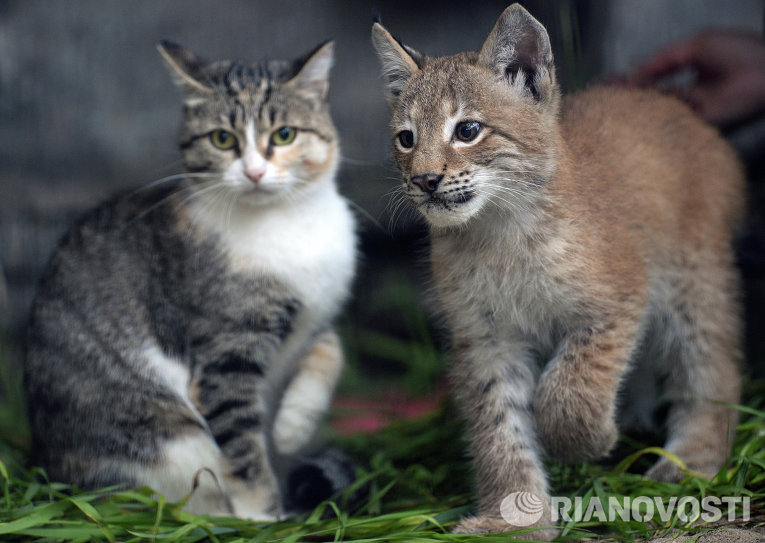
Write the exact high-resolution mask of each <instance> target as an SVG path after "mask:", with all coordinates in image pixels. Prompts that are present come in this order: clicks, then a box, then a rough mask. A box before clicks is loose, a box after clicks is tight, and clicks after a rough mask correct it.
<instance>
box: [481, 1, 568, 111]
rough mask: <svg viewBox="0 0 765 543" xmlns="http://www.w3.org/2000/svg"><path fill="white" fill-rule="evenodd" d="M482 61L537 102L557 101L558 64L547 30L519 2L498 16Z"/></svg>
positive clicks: (487, 41) (482, 54) (483, 48)
mask: <svg viewBox="0 0 765 543" xmlns="http://www.w3.org/2000/svg"><path fill="white" fill-rule="evenodd" d="M479 59H480V61H481V62H482V63H483V64H484V65H486V66H489V67H491V68H492V69H494V70H495V71H496V72H497V73H499V74H501V75H502V76H503V77H504V78H506V80H507V82H508V83H509V84H511V85H512V86H514V87H517V88H518V89H519V90H521V91H523V92H524V93H526V94H529V95H531V97H532V98H533V99H534V100H536V101H537V102H541V103H546V102H551V101H554V99H555V97H556V95H557V92H558V91H557V87H556V83H555V67H554V65H553V54H552V48H551V47H550V38H549V36H548V35H547V30H545V27H544V26H542V24H541V23H540V22H539V21H537V20H536V19H535V18H534V17H532V16H531V14H530V13H529V12H528V11H526V10H525V9H524V8H523V7H521V5H520V4H513V5H512V6H510V7H508V8H507V9H506V10H505V11H504V12H503V13H502V15H500V16H499V19H498V20H497V22H496V24H495V25H494V28H493V29H492V31H491V33H490V34H489V37H488V38H486V41H485V42H484V44H483V47H481V52H480V53H479Z"/></svg>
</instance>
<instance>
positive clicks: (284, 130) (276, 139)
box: [271, 126, 297, 145]
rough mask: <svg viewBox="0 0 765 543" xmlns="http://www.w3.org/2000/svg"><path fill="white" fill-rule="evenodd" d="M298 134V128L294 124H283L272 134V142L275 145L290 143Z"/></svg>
mask: <svg viewBox="0 0 765 543" xmlns="http://www.w3.org/2000/svg"><path fill="white" fill-rule="evenodd" d="M295 136H297V128H294V127H292V126H283V127H281V128H280V129H279V130H277V131H276V132H274V133H273V134H271V143H273V144H274V145H289V144H290V143H292V142H293V141H294V140H295Z"/></svg>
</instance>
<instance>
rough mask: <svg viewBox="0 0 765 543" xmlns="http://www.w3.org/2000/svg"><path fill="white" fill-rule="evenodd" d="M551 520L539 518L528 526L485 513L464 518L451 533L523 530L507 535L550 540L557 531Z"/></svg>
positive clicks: (493, 532) (497, 532)
mask: <svg viewBox="0 0 765 543" xmlns="http://www.w3.org/2000/svg"><path fill="white" fill-rule="evenodd" d="M550 524H551V522H550V520H549V519H546V521H542V520H540V521H539V522H535V523H534V524H532V525H530V526H524V527H519V526H514V525H512V524H510V523H508V522H507V521H506V520H505V519H503V518H501V517H490V516H486V515H478V516H475V517H468V518H464V519H462V520H461V521H460V523H459V524H457V526H456V527H455V528H454V530H453V531H452V533H455V534H476V535H483V534H501V533H505V532H511V531H514V530H524V532H523V533H519V534H517V535H515V534H513V535H509V536H508V537H511V538H518V539H532V540H535V541H552V540H553V539H554V538H555V537H556V536H557V535H558V533H559V530H557V529H556V528H550V527H549V526H550ZM535 527H540V529H538V530H533V531H525V530H526V529H528V528H535Z"/></svg>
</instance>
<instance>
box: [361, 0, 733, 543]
mask: <svg viewBox="0 0 765 543" xmlns="http://www.w3.org/2000/svg"><path fill="white" fill-rule="evenodd" d="M372 37H373V42H374V45H375V48H376V49H377V52H378V54H379V56H380V59H381V61H382V64H383V71H384V76H385V78H386V82H387V90H388V100H389V103H390V106H391V109H392V119H391V129H392V134H393V148H394V157H395V160H396V161H397V163H398V166H399V168H400V170H401V172H402V173H403V176H404V183H403V191H404V193H405V194H406V196H408V198H409V199H411V202H412V203H413V204H414V206H415V207H416V208H417V209H418V210H419V211H420V212H421V213H422V214H423V215H424V217H425V218H426V219H427V221H428V222H429V224H430V233H431V236H430V237H431V260H432V273H433V278H434V281H435V285H436V289H437V293H438V295H439V298H440V301H441V304H442V306H443V311H444V313H445V316H446V318H447V322H448V324H449V327H450V329H451V334H452V340H453V346H454V363H453V370H452V374H453V375H452V376H453V382H454V390H455V392H456V394H457V396H458V398H459V399H460V401H461V406H462V409H463V411H464V415H465V417H466V419H467V421H468V428H469V432H470V437H471V441H472V454H473V457H474V461H475V467H476V473H477V491H478V511H477V515H476V516H475V517H472V518H467V519H463V521H462V522H461V524H460V525H459V526H458V529H457V531H459V532H468V533H485V532H501V531H506V530H510V529H512V528H514V527H513V526H512V525H510V524H508V523H507V522H506V521H505V520H504V519H503V518H502V516H501V514H500V503H501V502H502V500H503V498H504V497H505V496H507V495H508V494H509V493H511V492H516V491H526V492H531V493H533V494H535V495H536V496H537V497H539V498H541V499H542V501H544V503H545V504H549V499H548V494H549V492H548V485H547V481H546V476H545V470H544V466H543V463H542V460H543V457H544V455H545V454H547V455H550V456H554V457H557V458H559V459H562V460H567V461H573V462H575V461H582V460H587V459H594V458H599V457H602V456H604V455H606V454H608V452H609V451H610V450H611V448H612V446H613V445H614V442H615V440H616V437H617V415H618V412H617V408H620V409H619V419H618V420H620V421H621V422H623V424H624V425H625V426H635V425H636V424H637V425H640V424H647V423H650V421H651V419H652V415H653V413H654V410H655V408H656V407H658V406H662V405H667V406H668V407H669V410H668V415H667V417H666V420H665V423H666V431H667V442H666V445H665V446H666V448H667V449H668V450H669V451H672V452H673V453H675V454H677V455H678V456H679V457H680V458H681V459H682V460H683V461H685V462H686V463H687V466H688V467H689V468H690V469H693V470H697V471H701V472H704V473H710V474H711V473H715V472H716V471H717V470H718V469H719V468H720V467H721V466H722V464H723V462H724V460H725V458H726V455H727V453H728V452H729V447H730V444H731V439H732V435H733V431H734V428H735V425H736V415H735V412H734V411H733V410H731V409H729V408H727V407H725V405H722V404H721V403H719V402H734V403H735V402H737V401H738V399H739V375H738V367H737V364H738V362H739V358H740V353H739V336H740V333H741V323H740V321H739V308H738V294H739V285H738V279H737V276H736V272H735V270H734V265H733V264H734V255H733V250H732V248H731V240H732V236H733V232H734V229H735V228H736V226H737V224H738V223H739V220H740V218H741V216H742V212H743V208H744V197H743V186H744V181H743V177H742V170H741V167H740V166H739V163H738V162H737V160H736V157H735V156H734V153H733V152H732V151H731V149H730V148H729V147H728V146H727V145H726V144H725V143H724V142H723V140H722V139H721V138H720V137H719V135H718V134H717V133H716V132H715V130H713V129H712V128H710V127H709V126H706V125H705V124H704V123H702V122H701V121H700V120H699V119H698V118H696V117H695V116H694V115H693V114H692V113H691V111H689V109H688V108H687V107H685V106H684V105H683V104H681V103H680V102H678V101H677V100H675V99H672V98H669V97H666V96H662V95H660V94H658V93H656V92H650V91H637V90H625V89H616V88H606V87H595V88H592V89H590V90H588V91H585V92H582V93H580V94H575V95H572V96H569V97H565V98H563V99H561V97H560V93H559V90H558V85H557V84H556V79H555V70H554V66H553V56H552V52H551V49H550V42H549V39H548V36H547V32H546V31H545V29H544V27H543V26H542V25H541V24H540V23H539V22H538V21H536V20H535V19H534V18H533V17H531V16H530V15H529V14H528V12H527V11H525V10H524V9H523V8H522V7H520V6H519V5H517V4H515V5H512V6H510V7H509V8H507V10H505V12H504V13H503V14H502V15H501V17H500V18H499V20H498V21H497V23H496V25H495V26H494V29H493V30H492V31H491V33H490V35H489V36H488V38H487V39H486V41H485V43H484V44H483V46H482V48H481V50H480V51H479V52H468V53H460V54H457V55H454V56H450V57H443V58H430V57H426V56H424V55H422V54H420V53H418V52H417V51H415V50H413V49H412V48H410V47H408V46H406V45H404V44H403V43H401V42H400V41H398V40H396V39H394V38H393V37H392V36H391V35H390V34H389V33H388V32H387V31H386V30H385V29H384V28H383V27H382V26H381V25H379V24H375V25H374V27H373V32H372ZM540 362H541V364H540ZM631 373H633V374H634V375H636V376H639V379H636V380H635V381H636V384H635V385H630V386H629V387H625V386H623V384H624V382H625V378H628V377H629V375H630V374H631ZM648 475H649V476H651V477H654V478H656V479H660V480H677V479H679V478H681V477H682V474H681V472H680V471H679V469H678V468H677V467H676V466H675V465H674V464H673V463H671V462H669V461H667V460H660V461H659V462H658V463H657V464H656V465H655V466H654V467H653V468H651V469H650V471H649V472H648ZM550 524H551V514H550V511H549V506H548V505H546V510H545V514H544V515H543V516H542V518H541V519H540V520H539V522H538V523H537V526H540V527H544V526H549V525H550ZM554 534H555V531H554V530H552V529H548V530H545V531H542V532H536V533H535V534H534V537H540V536H541V537H548V538H549V537H552V536H553V535H554Z"/></svg>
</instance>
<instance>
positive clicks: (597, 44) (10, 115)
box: [0, 0, 765, 409]
mask: <svg viewBox="0 0 765 543" xmlns="http://www.w3.org/2000/svg"><path fill="white" fill-rule="evenodd" d="M508 3H509V1H508V0H488V1H483V2H464V1H452V0H438V1H435V0H421V1H417V2H412V1H402V0H392V1H382V0H380V1H375V2H373V1H369V0H354V1H350V0H346V1H343V0H325V1H308V2H307V1H298V0H279V1H266V0H226V1H218V2H209V1H202V0H164V1H162V2H129V1H127V0H124V1H103V0H70V1H67V2H55V3H54V2H47V1H44V0H2V1H0V263H1V264H2V267H1V268H0V272H2V275H0V309H1V311H0V328H2V330H3V338H4V339H2V340H0V349H2V353H0V362H3V363H5V364H6V365H7V364H9V363H10V364H11V366H10V367H12V368H14V367H17V366H14V365H13V362H12V361H13V360H17V359H18V356H19V354H18V353H19V348H18V346H19V338H20V333H21V331H22V330H23V327H24V324H25V322H26V318H27V314H28V309H29V306H30V302H31V299H32V296H33V293H34V288H35V284H36V281H37V279H38V277H39V275H40V273H41V271H42V268H43V266H44V265H45V263H46V261H47V259H48V257H49V255H50V253H51V251H52V249H53V248H54V247H55V245H56V242H57V240H58V238H59V237H60V236H61V235H62V234H63V233H64V231H65V230H66V229H67V228H68V226H69V225H70V224H71V223H72V221H73V220H74V219H75V218H76V217H77V216H78V215H79V214H80V213H82V212H83V211H84V210H85V209H87V208H89V207H91V206H93V205H95V204H96V203H98V202H99V201H101V200H103V199H104V198H106V197H107V196H109V195H110V194H112V193H114V192H116V191H118V190H120V189H123V188H127V187H135V186H140V185H144V184H147V183H149V182H151V181H153V180H155V179H159V178H161V177H164V176H167V175H171V174H173V173H178V172H179V171H180V169H181V168H180V161H179V153H178V151H177V149H176V144H175V132H176V128H177V126H178V123H179V120H180V101H179V96H178V94H177V92H176V89H175V88H174V86H173V84H172V82H171V80H170V77H169V75H168V73H167V72H166V69H165V67H164V65H163V63H162V61H161V59H160V57H159V55H158V53H157V52H156V50H155V47H154V44H155V42H156V41H157V40H160V39H169V40H172V41H176V42H179V43H181V44H183V45H186V46H188V47H189V48H191V49H193V50H194V51H196V52H197V53H198V54H200V55H201V56H203V57H207V58H210V59H217V58H238V59H243V60H260V59H263V58H266V57H268V58H294V57H297V56H298V55H300V54H302V53H304V52H306V51H308V50H310V49H311V48H313V47H314V46H315V45H316V44H318V43H319V42H321V41H323V40H325V39H328V38H334V39H335V40H336V63H335V68H334V70H333V75H332V82H331V88H330V97H331V103H332V110H333V114H334V118H335V121H336V124H337V126H338V130H339V133H340V136H341V139H342V143H343V145H342V148H343V156H344V159H345V160H344V162H343V164H342V168H341V171H340V187H341V191H342V192H343V193H344V194H345V195H346V196H347V197H348V198H349V199H350V200H352V201H353V202H354V204H355V206H356V208H357V211H358V216H359V222H360V230H361V235H362V247H361V248H362V258H361V265H360V268H359V279H358V281H357V284H356V295H355V297H354V299H353V301H352V302H351V303H350V304H349V306H348V308H347V311H346V313H345V316H344V317H343V319H342V322H341V327H342V329H343V331H344V336H345V339H346V346H347V349H348V356H349V359H350V360H351V365H350V369H349V371H348V373H347V375H346V378H345V379H346V380H345V384H344V386H345V387H346V388H347V389H351V390H355V391H359V390H367V389H368V390H378V391H381V390H386V389H387V384H386V383H389V382H394V381H395V382H398V383H399V384H401V383H403V384H402V385H400V387H399V389H400V390H403V391H404V392H405V393H407V394H433V391H434V390H437V383H438V376H439V375H440V373H441V371H442V367H443V362H442V360H441V357H440V353H441V352H442V351H443V348H444V345H445V341H444V339H443V336H442V335H441V334H439V333H438V332H437V331H436V330H437V329H436V327H434V326H433V324H432V319H431V318H430V309H429V307H430V302H429V301H428V300H427V299H426V297H425V296H424V292H425V291H426V288H425V287H424V286H423V285H424V284H425V283H424V279H426V278H425V277H424V276H426V270H427V266H426V265H425V263H424V256H425V255H426V252H427V242H426V240H425V235H424V230H423V228H422V225H421V224H420V223H419V222H418V221H417V220H416V218H414V217H412V215H411V214H407V213H402V214H401V216H399V217H397V218H396V220H391V216H390V205H389V204H390V201H389V199H388V198H387V196H386V195H387V194H388V193H389V192H390V191H391V189H392V188H393V187H394V185H395V184H396V182H397V172H396V171H395V170H394V168H393V167H392V163H391V161H390V159H389V148H390V138H389V135H388V131H387V118H388V111H387V106H386V104H385V101H384V98H383V93H382V81H381V79H380V77H379V65H378V61H377V59H376V57H375V56H374V52H373V49H372V46H371V44H370V40H369V32H370V25H371V21H372V18H373V15H374V14H379V15H380V16H381V18H382V21H383V24H385V25H386V26H387V27H388V28H389V29H390V30H391V31H392V32H394V33H395V34H397V35H398V36H400V37H401V38H402V39H403V40H404V41H405V42H406V43H408V44H409V45H411V46H413V47H414V48H416V49H418V50H420V51H421V52H423V53H425V54H429V55H443V54H451V53H455V52H458V51H461V50H468V49H473V50H474V49H477V48H479V47H480V45H481V44H482V42H483V40H484V38H485V37H486V35H487V34H488V32H489V30H490V29H491V27H492V26H493V24H494V22H495V20H496V18H497V17H498V16H499V14H500V13H501V12H502V10H503V9H504V8H505V7H506V6H507V5H508ZM524 5H525V7H526V8H527V9H529V11H531V13H532V14H533V15H535V16H536V17H537V18H538V19H539V20H540V21H541V22H542V23H543V24H544V25H545V26H546V27H547V29H548V31H549V33H550V36H551V41H552V45H553V50H554V53H555V57H556V63H557V69H558V76H559V80H560V81H561V82H562V85H563V87H564V89H565V90H575V89H577V88H582V87H584V86H586V85H587V84H588V83H590V82H593V81H597V80H599V79H601V78H603V77H607V76H610V75H615V74H620V73H624V72H625V71H627V70H628V69H629V68H631V67H633V66H634V65H635V64H636V63H638V62H640V61H641V60H643V59H644V58H646V57H647V56H648V55H649V54H650V53H652V52H653V51H655V50H656V49H657V48H659V47H661V46H663V45H665V44H668V43H670V42H673V41H676V40H678V39H681V38H684V37H686V36H688V35H690V34H692V33H694V32H695V31H697V30H699V29H702V28H706V27H710V26H715V27H735V28H742V29H748V30H750V31H753V32H755V33H758V34H760V35H762V32H763V13H765V2H763V0H706V1H705V0H673V1H672V2H668V1H666V0H612V1H605V0H582V1H573V0H568V1H567V0H560V1H542V0H529V1H527V2H524ZM763 132H765V131H764V130H763V123H762V122H760V123H755V124H754V125H752V126H747V127H744V129H742V130H738V131H736V132H735V133H730V134H728V135H729V136H730V137H731V138H732V139H733V141H734V142H735V144H736V145H737V146H738V147H739V149H740V150H741V151H742V153H743V155H744V156H745V158H746V160H747V162H748V165H749V168H750V172H751V175H752V176H753V177H758V176H759V178H762V175H761V172H762V154H763V153H762V149H763V146H762V144H763V138H762V135H763ZM753 220H754V219H753ZM757 220H758V219H757ZM761 231H762V230H761ZM758 240H759V238H758V237H757V236H756V235H750V236H749V237H748V238H747V241H746V242H745V245H746V246H747V247H749V249H745V252H746V253H747V254H750V255H751V254H753V255H755V256H752V257H748V259H749V264H747V266H749V268H748V269H747V270H745V271H746V273H747V274H748V278H749V279H750V285H752V286H750V289H749V291H748V293H747V299H749V300H761V299H763V298H762V297H761V296H760V294H759V293H760V292H762V291H763V288H762V287H761V286H759V285H760V284H761V283H762V281H761V277H763V276H765V272H763V269H765V265H763V264H762V263H761V259H762V256H759V257H758V256H757V254H758V253H757V247H758V243H760V242H759V241H758ZM751 247H754V249H751ZM760 247H761V246H760ZM762 254H763V252H760V253H759V255H762ZM758 258H759V259H760V260H758ZM757 296H760V297H759V298H757ZM752 305H753V304H752V303H750V304H749V306H750V311H752V309H751V307H752ZM754 305H759V302H757V303H756V304H754ZM750 320H752V319H750ZM750 337H753V334H750ZM750 344H751V345H750V350H751V349H753V348H754V349H758V348H759V347H756V346H755V347H752V345H754V343H753V342H750ZM758 353H759V354H762V353H761V352H759V351H758ZM759 359H760V360H762V358H761V357H760V358H759ZM12 373H13V375H17V374H18V372H17V371H15V370H14V371H13V372H12ZM11 379H13V377H11ZM349 409H356V407H354V405H353V404H351V405H350V406H349Z"/></svg>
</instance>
